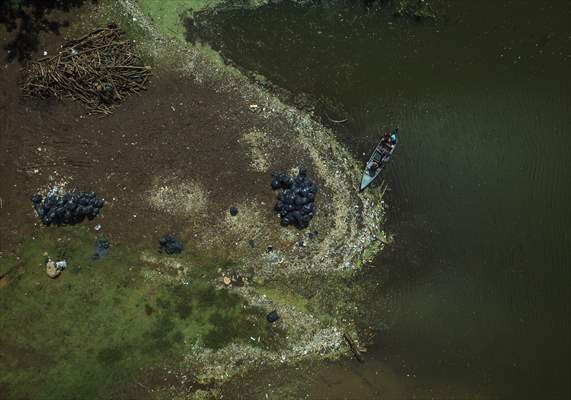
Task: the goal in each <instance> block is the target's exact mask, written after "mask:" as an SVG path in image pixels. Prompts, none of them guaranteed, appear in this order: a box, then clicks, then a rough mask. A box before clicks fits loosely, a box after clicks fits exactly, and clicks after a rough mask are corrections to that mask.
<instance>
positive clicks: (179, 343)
mask: <svg viewBox="0 0 571 400" xmlns="http://www.w3.org/2000/svg"><path fill="white" fill-rule="evenodd" d="M87 15H88V17H87V18H86V19H84V20H82V24H84V26H83V28H84V29H87V28H90V27H92V24H93V23H95V22H100V21H106V20H108V18H109V16H110V15H113V16H114V17H115V18H118V19H119V20H120V21H119V22H120V23H121V25H122V27H123V28H124V29H126V30H127V32H128V34H129V35H130V38H131V39H132V40H134V41H136V42H137V43H138V44H139V49H140V51H142V53H143V55H144V57H145V59H146V60H148V61H149V62H150V63H151V65H152V67H153V75H154V76H153V80H152V83H151V85H150V87H149V89H148V90H147V91H145V92H143V93H142V94H141V95H140V96H135V97H131V98H129V99H128V100H127V101H125V102H124V103H123V104H121V106H120V107H118V108H117V110H115V112H114V113H113V114H112V115H111V116H109V117H106V118H95V117H94V116H92V115H89V114H88V113H87V112H86V110H85V109H84V108H83V107H82V106H81V105H79V104H75V103H68V102H63V103H62V102H57V101H55V100H53V101H52V100H48V101H38V100H33V99H28V98H26V99H25V98H22V96H21V94H20V91H19V89H18V77H19V65H18V64H5V65H4V71H5V73H4V74H2V77H1V78H0V88H1V90H2V92H1V94H2V96H1V97H0V108H1V109H2V110H3V111H5V112H3V116H4V119H3V121H2V125H1V127H2V135H1V138H2V152H3V156H2V158H1V161H0V177H1V179H2V181H3V183H4V186H3V190H2V193H1V197H2V208H1V209H0V217H1V218H2V219H3V221H4V222H5V223H4V224H3V225H2V226H1V227H0V235H1V236H2V243H1V244H0V246H1V251H2V259H1V260H0V261H2V269H3V271H4V270H10V271H12V272H10V275H8V279H7V281H6V282H3V286H4V287H3V288H2V289H1V290H9V291H10V293H11V295H12V296H13V297H10V299H9V300H7V301H6V304H4V305H5V307H6V308H7V309H9V310H10V314H9V315H10V317H9V318H8V319H6V320H5V321H3V322H6V326H7V327H8V328H9V329H7V330H5V332H12V331H14V330H16V329H18V327H19V326H21V324H22V323H23V321H22V320H21V319H20V318H19V315H20V314H19V312H20V311H21V310H20V309H19V307H20V305H21V304H24V305H23V306H22V307H24V308H26V307H31V306H32V304H31V303H27V302H26V303H21V302H19V300H18V299H19V296H27V295H28V293H32V294H33V295H39V294H38V293H40V292H37V291H42V292H41V293H43V296H45V297H43V301H44V303H42V304H45V307H46V310H48V311H49V312H46V313H45V316H46V317H45V318H43V319H38V320H37V322H36V323H37V324H38V325H37V326H36V329H38V330H42V329H43V327H44V324H45V325H48V324H54V322H53V321H57V322H55V325H56V326H57V325H58V324H59V323H61V324H62V325H65V326H67V327H68V328H66V331H67V332H68V334H69V335H71V339H70V342H69V346H71V348H73V349H74V351H75V350H77V349H78V347H77V346H78V345H79V343H81V342H82V340H83V339H82V338H83V335H85V332H87V331H89V329H90V328H89V327H90V326H93V325H97V324H98V323H99V321H100V319H99V318H102V319H104V318H105V317H104V316H105V313H106V312H107V311H108V312H111V309H113V310H115V311H113V315H114V318H115V319H113V323H112V326H119V327H122V328H121V329H118V330H117V333H113V334H111V333H108V334H109V335H111V336H110V338H109V341H110V342H113V343H115V346H118V347H117V348H121V349H123V351H124V352H125V353H124V354H126V355H125V360H128V359H129V357H130V356H129V355H130V354H131V355H132V354H135V353H133V352H134V351H135V350H134V349H139V348H141V347H142V348H147V347H148V346H155V345H159V347H160V346H167V347H168V348H172V349H173V354H175V355H176V357H173V358H169V359H165V358H164V357H163V358H161V357H160V356H157V357H158V358H156V359H155V358H153V359H151V360H149V359H146V358H145V357H143V356H142V355H140V357H142V358H135V361H134V365H132V367H133V366H136V367H137V368H142V369H143V370H147V369H149V368H150V366H149V365H148V363H149V362H153V363H156V365H154V366H153V367H152V373H151V372H149V371H147V372H148V373H149V374H151V375H152V376H147V375H145V374H144V373H143V376H141V375H140V374H137V375H136V376H137V377H138V378H139V379H138V380H137V382H139V384H138V385H135V386H138V387H139V389H138V390H140V388H143V389H144V388H147V389H148V390H145V392H146V393H147V394H148V393H156V395H157V396H159V395H165V396H171V395H173V394H181V393H182V394H189V393H190V394H192V393H195V394H196V393H198V392H197V390H203V389H209V390H216V388H217V387H218V386H219V385H221V384H222V383H224V382H226V381H227V380H228V379H231V378H233V377H237V376H240V375H241V374H243V373H244V372H246V371H248V370H249V369H250V368H253V367H260V366H264V367H265V368H266V367H267V368H270V369H271V368H275V367H276V366H277V365H291V364H296V363H300V362H303V361H304V360H307V359H327V358H336V357H339V356H342V355H350V352H349V349H348V347H347V346H346V344H345V341H344V339H343V333H344V332H350V333H351V335H354V336H355V338H358V337H359V336H358V335H359V332H358V331H357V323H356V322H355V321H354V319H353V318H352V314H353V312H354V309H353V303H352V300H351V299H352V298H353V297H354V296H355V293H352V292H351V291H350V290H349V289H348V283H349V282H350V280H351V276H352V274H353V272H354V271H357V270H358V269H359V268H360V267H361V266H362V263H363V262H364V260H366V259H369V258H370V257H372V256H373V255H374V254H375V253H376V252H377V251H379V250H380V249H381V248H382V246H383V244H384V243H385V242H387V241H388V240H389V239H388V238H387V237H386V236H385V234H384V233H383V232H382V231H381V223H382V219H383V211H382V208H381V206H380V196H379V193H375V192H365V193H364V194H358V193H357V191H356V185H357V182H358V176H359V172H360V167H361V166H360V165H359V164H358V163H356V162H355V160H353V159H352V157H351V156H350V154H349V153H348V152H347V150H346V149H345V148H344V147H342V146H341V145H339V143H337V141H336V140H335V138H334V137H333V135H332V133H331V131H329V130H327V129H325V128H324V127H323V126H321V125H320V124H319V123H317V122H316V121H315V120H314V119H313V118H312V116H311V115H308V114H305V113H302V112H300V111H298V110H296V109H295V108H292V107H290V106H288V105H286V104H284V103H282V102H281V101H279V100H278V99H276V98H275V97H274V96H273V95H271V94H270V93H268V92H266V91H264V90H263V89H261V88H260V87H258V86H256V85H255V84H252V83H251V82H250V81H249V80H248V79H247V78H245V77H244V76H243V75H242V74H240V73H239V72H238V71H236V70H235V69H232V68H230V67H227V66H225V65H224V64H222V63H220V61H219V60H218V59H217V58H216V57H212V55H211V54H208V53H205V52H204V51H203V49H200V48H198V47H191V46H187V45H186V44H185V43H184V42H180V41H176V40H170V39H166V38H165V36H164V35H163V33H162V32H161V31H160V30H158V29H157V28H156V27H155V25H153V24H152V22H151V21H150V20H149V19H148V18H147V17H146V16H145V14H143V13H142V12H141V10H140V9H139V7H138V5H137V4H136V3H135V2H131V1H122V2H118V3H112V2H104V3H103V4H101V5H100V6H98V7H97V8H94V9H89V11H88V14H87ZM86 20H88V21H89V22H86ZM51 46H53V48H54V51H55V49H57V43H54V42H52V43H51ZM50 51H52V50H50ZM299 166H304V167H306V168H307V170H308V175H309V176H310V177H311V179H313V180H314V181H315V182H316V184H317V185H318V186H319V188H320V191H319V194H318V196H317V198H316V204H317V212H316V215H315V218H314V219H313V220H312V221H311V225H310V228H309V231H311V232H315V231H318V232H319V234H318V235H317V236H313V237H310V236H309V235H308V232H309V231H303V230H298V229H295V228H294V227H287V228H283V227H281V226H280V225H279V219H278V218H277V216H276V215H274V213H273V212H272V207H273V204H274V202H275V192H273V191H272V190H271V187H270V181H271V172H272V171H284V172H295V170H296V168H298V167H299ZM54 184H57V185H59V186H62V187H64V188H67V189H73V188H78V189H80V190H95V191H97V194H98V196H101V197H104V198H105V199H106V202H107V204H106V206H105V208H104V211H103V213H102V215H100V216H99V217H97V218H96V219H95V220H94V221H92V222H91V223H84V224H83V225H82V226H79V227H73V228H69V229H68V228H65V229H63V230H62V228H57V227H49V228H45V227H43V226H41V225H40V223H39V221H38V220H37V219H36V217H35V216H34V213H33V211H32V206H31V201H30V198H31V196H32V195H33V194H34V193H35V192H37V191H42V190H45V189H47V188H49V187H50V186H53V185H54ZM230 207H236V208H237V209H238V214H237V215H235V216H232V215H231V214H230V213H229V212H228V210H229V208H230ZM95 224H101V226H102V228H101V230H100V231H97V232H98V233H97V234H95V233H94V232H95V231H94V230H93V228H94V225H95ZM166 232H174V233H176V234H177V235H178V237H180V238H181V239H182V240H183V242H184V243H185V252H183V255H182V256H181V257H180V258H175V259H171V258H168V257H167V256H164V255H161V256H158V255H157V254H156V248H157V244H158V238H159V237H160V236H161V235H162V234H164V233H166ZM94 235H105V237H106V238H107V239H109V240H110V242H111V244H112V247H111V254H113V249H114V248H117V249H119V250H117V251H118V252H119V254H118V256H117V258H112V259H110V260H109V261H106V262H108V263H109V264H108V267H107V268H111V270H112V271H113V273H112V274H111V275H108V276H107V278H109V280H110V282H115V280H116V279H117V280H120V282H123V283H122V284H121V285H120V286H119V285H118V286H117V290H118V291H119V292H116V291H114V290H112V288H111V287H106V289H105V290H102V291H101V292H98V293H94V294H92V295H91V296H92V297H89V298H85V297H81V296H82V294H81V290H74V289H70V288H73V287H77V288H80V287H84V286H88V285H89V281H90V279H97V280H98V282H99V283H98V285H99V286H100V287H102V288H103V287H105V284H106V283H105V282H107V279H106V275H104V274H103V271H102V270H101V269H98V267H97V265H96V264H93V262H92V261H89V260H88V258H89V257H88V256H89V255H90V253H89V252H90V251H92V249H91V247H92V242H93V241H94V239H95V238H94ZM19 243H23V246H20V247H18V244H19ZM62 243H73V244H69V245H66V246H67V247H66V246H63V245H62ZM62 246H63V247H62ZM62 248H63V250H65V249H67V254H71V256H70V265H71V266H74V265H75V266H74V267H73V268H72V267H70V268H71V269H70V271H71V270H73V271H76V274H77V275H72V274H71V273H68V272H65V273H64V274H62V277H61V278H58V280H57V281H54V282H57V283H56V284H55V285H52V286H45V285H44V284H42V283H41V274H40V272H38V271H39V269H38V268H39V267H41V262H42V261H41V260H42V257H43V256H42V254H44V253H45V252H47V253H50V254H52V253H59V252H61V251H63V250H62ZM73 258H75V260H74V259H73ZM78 265H79V266H83V267H85V265H88V266H89V267H88V270H89V271H92V273H93V274H94V275H93V277H91V276H86V275H84V274H82V273H80V270H81V269H79V268H77V266H78ZM229 277H232V278H233V280H230V282H232V283H230V284H229V283H228V281H227V280H226V279H225V278H229ZM44 278H45V277H44ZM234 278H235V279H234ZM36 281H38V282H40V284H39V285H36V283H35V282H36ZM60 282H61V283H60ZM64 282H65V283H64ZM4 283H6V284H4ZM47 285H49V284H47ZM188 285H190V289H188V288H187V289H185V288H186V287H187V286H188ZM45 287H48V288H49V289H47V291H45V290H46V289H45ZM193 288H196V291H195V289H193ZM64 289H65V290H70V291H69V292H66V297H65V298H66V299H67V300H68V302H69V304H67V303H66V302H62V301H60V302H50V301H49V298H50V296H52V295H53V296H59V295H61V293H62V292H60V290H64ZM36 292H37V293H36ZM202 292H204V293H203V294H200V293H202ZM46 293H47V294H46ZM144 293H147V294H144ZM172 293H179V294H180V296H179V297H181V299H191V300H189V301H190V302H192V303H193V304H194V303H195V302H196V307H195V306H193V307H194V308H190V309H187V308H185V307H184V304H183V303H184V300H180V299H179V300H177V299H172V301H171V303H173V304H179V303H180V304H179V305H177V306H175V311H176V312H174V313H172V309H171V308H169V307H167V306H164V304H165V303H164V302H161V301H162V300H161V301H159V299H162V298H163V297H168V296H170V294H172ZM141 295H143V299H144V301H142V300H141V297H140V296H141ZM78 296H79V297H78ZM193 296H197V298H196V300H192V298H193ZM205 298H206V299H208V298H215V299H218V300H220V301H219V302H214V303H212V304H210V305H208V311H204V310H201V307H206V305H204V304H203V303H205V300H204V299H205ZM62 299H63V298H62ZM201 299H202V300H201ZM229 299H231V301H230V300H229ZM86 302H87V303H86ZM201 302H202V303H201ZM206 303H207V302H206ZM84 304H85V305H86V306H87V305H89V307H91V308H89V309H90V310H92V311H93V313H94V315H95V316H96V318H94V319H89V320H88V321H87V322H86V324H87V325H86V326H85V327H84V328H82V329H83V330H74V329H73V328H72V327H70V326H69V325H68V324H69V320H68V319H69V318H71V316H72V315H74V313H77V312H79V309H81V306H82V305H84ZM161 304H162V306H161ZM201 304H202V305H201ZM72 305H73V306H72ZM163 306H164V307H163ZM74 307H75V308H74ZM161 307H162V308H161ZM273 309H277V310H278V312H279V314H280V316H281V317H280V319H279V320H278V321H277V322H276V323H275V324H274V325H268V322H267V321H265V319H264V315H265V314H266V313H267V312H269V311H271V310H273ZM121 310H123V312H124V314H125V315H131V314H130V313H132V318H135V320H136V321H138V322H137V324H136V326H135V327H134V330H133V332H134V333H137V332H138V331H139V330H140V331H141V332H143V331H145V330H146V329H150V331H149V334H148V335H146V336H145V335H143V339H140V338H139V336H138V335H136V334H135V335H134V336H132V337H130V339H128V340H127V342H124V341H125V340H126V339H124V338H120V337H119V335H120V332H122V330H123V329H124V328H123V326H124V325H123V324H125V323H126V321H125V320H124V319H122V317H121V315H122V312H121ZM149 310H150V311H149ZM153 310H162V311H157V312H155V311H153ZM169 310H170V311H169ZM192 310H194V311H192ZM240 310H242V311H240ZM34 312H38V311H37V310H35V311H34ZM142 313H144V314H142ZM143 315H146V316H148V317H149V318H147V317H145V318H142V316H143ZM204 315H207V316H210V317H208V319H207V320H205V317H204ZM49 316H52V319H50V318H49ZM163 317H165V318H166V317H168V319H169V321H170V322H168V323H167V325H166V326H168V327H170V328H169V329H167V330H166V331H165V330H164V329H163V330H157V331H155V330H154V329H155V328H154V326H155V325H154V324H157V326H158V325H160V324H161V321H163V322H164V320H163V319H161V318H163ZM149 324H150V325H149ZM272 326H273V327H274V328H272V329H274V331H272V330H271V329H270V330H269V331H266V330H265V329H269V328H268V327H272ZM264 327H265V328H264ZM261 328H263V329H262V331H260V329H261ZM157 329H158V328H157ZM161 329H162V328H161ZM165 329H166V328H165ZM112 331H113V330H111V331H109V332H112ZM224 331H228V332H233V333H232V334H231V335H230V336H229V337H228V338H225V337H224V334H223V333H222V332H224ZM272 332H273V333H272ZM55 333H56V334H60V333H61V332H60V331H57V330H56V331H55ZM282 333H283V334H282ZM163 334H164V336H165V338H164V339H163V338H162V337H161V335H163ZM266 334H267V335H266ZM97 337H98V336H97V335H96V336H95V338H97ZM95 338H94V339H95ZM167 338H168V340H167ZM252 338H253V339H252ZM27 339H29V340H30V342H31V343H33V347H34V349H35V352H34V353H33V354H31V355H30V357H29V358H30V360H31V361H30V362H31V364H33V365H34V366H42V365H43V363H44V362H45V360H46V359H50V358H54V359H55V360H56V361H57V362H61V361H62V360H63V359H65V355H64V353H62V352H56V353H55V354H52V355H49V352H46V351H45V349H43V348H42V346H41V344H40V343H38V342H37V340H38V338H37V337H30V338H27ZM141 340H142V342H141ZM2 341H3V343H4V344H5V346H3V347H4V348H7V349H16V348H18V346H19V345H18V344H17V343H16V342H15V339H14V337H13V336H12V334H11V333H10V334H9V335H7V336H4V337H2ZM157 341H158V342H157ZM165 341H166V342H165ZM100 344H101V346H99V345H96V346H95V348H94V349H93V350H92V352H93V353H94V354H99V356H98V357H96V358H95V359H94V361H93V362H98V363H100V364H101V363H103V364H106V363H107V365H111V364H113V365H115V367H117V368H119V366H120V365H125V364H121V363H119V362H118V360H116V359H115V358H113V357H112V356H111V355H110V354H111V353H112V350H109V349H107V347H109V346H103V344H105V345H106V344H108V343H100ZM110 348H114V347H113V346H111V347H110ZM137 351H138V350H137ZM16 353H17V352H9V353H8V354H7V355H6V356H7V357H8V358H10V357H14V355H15V354H16ZM137 354H139V353H137ZM169 354H170V353H169ZM137 357H139V356H137ZM74 360H75V359H74ZM57 362H56V363H57ZM90 362H92V361H90ZM125 362H127V361H125ZM82 365H83V364H82ZM158 365H161V367H160V368H159V367H157V366H158ZM163 365H165V367H164V368H163V367H162V366H163ZM83 366H84V367H93V366H90V365H89V362H88V364H87V365H83ZM100 368H101V366H100V365H99V364H97V367H96V369H97V371H99V369H100ZM17 371H18V370H17ZM167 371H168V372H167ZM25 376H26V375H25V374H23V375H21V376H19V379H20V380H19V381H18V382H21V381H22V377H25ZM133 376H134V375H129V376H128V377H126V379H127V381H130V380H131V379H133ZM156 376H159V377H160V378H161V379H162V378H164V379H165V380H166V381H167V382H170V383H172V384H170V385H166V386H165V385H163V384H160V385H159V384H155V383H154V382H155V378H156ZM189 376H191V377H192V379H191V380H189V378H188V377H189ZM35 379H36V380H38V382H40V383H37V384H38V385H41V382H42V377H36V378H35ZM82 379H85V377H83V376H75V377H71V378H70V383H69V384H70V385H72V386H73V385H76V384H79V383H80V382H81V381H82ZM99 379H101V385H102V387H107V386H106V385H110V383H109V381H108V380H107V379H108V377H107V376H106V375H101V376H100V377H99ZM189 382H192V384H189ZM190 386H192V388H191V387H190ZM18 389H21V388H18ZM52 389H53V390H54V393H56V392H58V390H59V392H58V393H61V392H65V388H59V389H57V390H56V388H55V387H54V388H52ZM129 390H130V391H131V390H133V388H132V387H130V389H129ZM24 392H25V391H24ZM17 393H20V392H17ZM130 393H131V392H130Z"/></svg>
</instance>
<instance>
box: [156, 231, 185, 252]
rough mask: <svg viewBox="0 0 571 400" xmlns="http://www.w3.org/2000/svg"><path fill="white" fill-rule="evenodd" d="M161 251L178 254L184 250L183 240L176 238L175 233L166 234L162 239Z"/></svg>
mask: <svg viewBox="0 0 571 400" xmlns="http://www.w3.org/2000/svg"><path fill="white" fill-rule="evenodd" d="M159 243H160V246H161V249H160V251H161V252H163V251H164V252H165V253H167V254H178V253H180V252H181V251H182V242H181V241H180V240H179V239H177V238H176V236H175V235H171V234H167V235H164V236H163V237H162V238H161V239H160V241H159Z"/></svg>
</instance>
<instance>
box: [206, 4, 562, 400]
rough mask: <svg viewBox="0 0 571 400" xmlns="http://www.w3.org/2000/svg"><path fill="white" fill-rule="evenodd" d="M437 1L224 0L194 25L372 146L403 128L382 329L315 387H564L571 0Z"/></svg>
mask: <svg viewBox="0 0 571 400" xmlns="http://www.w3.org/2000/svg"><path fill="white" fill-rule="evenodd" d="M441 10H442V13H443V15H445V18H442V19H440V20H439V21H437V22H436V23H425V24H417V23H414V22H413V21H409V20H406V19H395V18H393V17H392V16H391V15H390V14H389V13H387V12H383V11H382V10H381V11H379V10H376V11H370V10H369V11H367V10H366V9H365V8H363V7H360V6H331V5H323V4H322V5H320V6H309V7H300V6H295V5H292V4H289V3H281V4H278V5H273V6H268V7H264V8H261V9H258V10H254V11H243V10H238V11H231V12H225V13H219V14H217V15H216V16H214V17H211V18H209V19H208V24H209V28H208V29H207V30H205V31H203V32H201V38H202V39H204V40H207V41H209V42H210V43H211V45H212V46H213V47H214V48H215V49H218V50H220V51H221V52H222V53H223V54H224V56H225V57H227V58H229V59H231V60H232V61H233V62H235V63H236V64H238V65H240V66H242V67H244V68H246V69H249V70H253V71H257V72H259V73H261V74H263V75H265V76H266V77H267V78H268V79H269V80H270V81H272V82H273V83H275V84H277V85H279V86H282V87H284V88H286V89H288V90H290V91H291V92H293V93H307V94H309V95H310V96H311V97H312V98H313V99H318V100H319V99H321V100H324V99H326V101H322V103H323V104H328V105H329V111H328V112H330V113H332V115H331V116H332V117H334V118H335V117H339V118H340V117H347V118H348V119H349V121H348V122H347V123H346V124H344V125H339V126H337V127H336V128H335V129H336V132H337V134H338V136H339V137H340V139H341V140H342V141H343V142H344V143H345V144H346V145H347V146H348V147H349V148H350V149H351V150H352V152H353V153H354V155H355V156H356V157H358V158H360V159H362V160H363V161H364V160H365V159H366V156H365V154H364V153H366V154H367V155H368V153H369V152H370V150H371V148H372V147H373V145H374V143H375V142H376V140H377V139H378V137H379V132H381V131H382V130H384V129H389V128H391V127H393V126H395V125H398V126H400V128H401V132H402V134H401V145H400V147H399V149H398V150H397V156H396V159H395V160H394V163H392V164H391V165H390V167H389V168H388V170H387V174H386V179H387V181H388V182H389V184H390V187H391V189H392V190H391V191H390V192H389V193H388V196H387V202H388V203H389V204H390V206H391V208H390V212H389V223H388V229H389V230H390V231H392V232H394V233H395V235H396V242H395V245H394V246H393V247H392V248H391V249H389V251H387V252H385V253H384V254H383V255H381V256H380V257H379V258H378V259H377V260H376V261H375V263H374V264H375V265H376V268H375V269H372V270H371V271H370V272H369V274H368V275H367V277H366V279H372V280H378V281H379V282H380V283H381V284H380V286H379V289H378V292H377V293H374V295H373V296H372V299H371V304H370V305H369V306H370V309H371V315H373V316H374V318H375V319H376V320H377V321H378V324H377V326H376V327H377V329H378V330H379V334H378V336H377V338H376V342H375V345H374V346H373V348H371V349H369V353H368V354H367V355H368V361H367V362H366V363H365V364H362V365H358V364H356V363H355V362H343V363H339V364H334V365H330V366H327V367H325V368H324V369H323V370H322V371H320V372H318V373H317V375H316V376H314V377H313V378H312V379H311V381H310V380H309V379H306V383H307V385H308V387H309V389H308V391H309V393H310V394H311V395H312V396H313V397H330V398H376V397H381V398H432V397H434V398H562V399H563V398H569V396H571V380H570V377H571V366H570V364H571V362H570V359H571V350H570V348H571V346H570V337H571V332H570V315H571V306H570V295H569V284H570V282H571V274H570V265H571V234H570V230H571V208H570V197H571V196H570V194H571V157H570V150H571V3H570V2H569V1H562V0H558V1H550V2H543V1H526V0H518V1H502V2H493V1H485V2H476V1H470V0H462V1H460V0H458V1H454V2H452V1H450V2H443V7H442V9H441ZM331 104H333V105H335V106H333V107H332V106H331ZM340 109H342V110H343V111H341V112H340V111H339V110H340ZM297 379H299V380H300V381H303V379H304V378H303V377H297Z"/></svg>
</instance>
